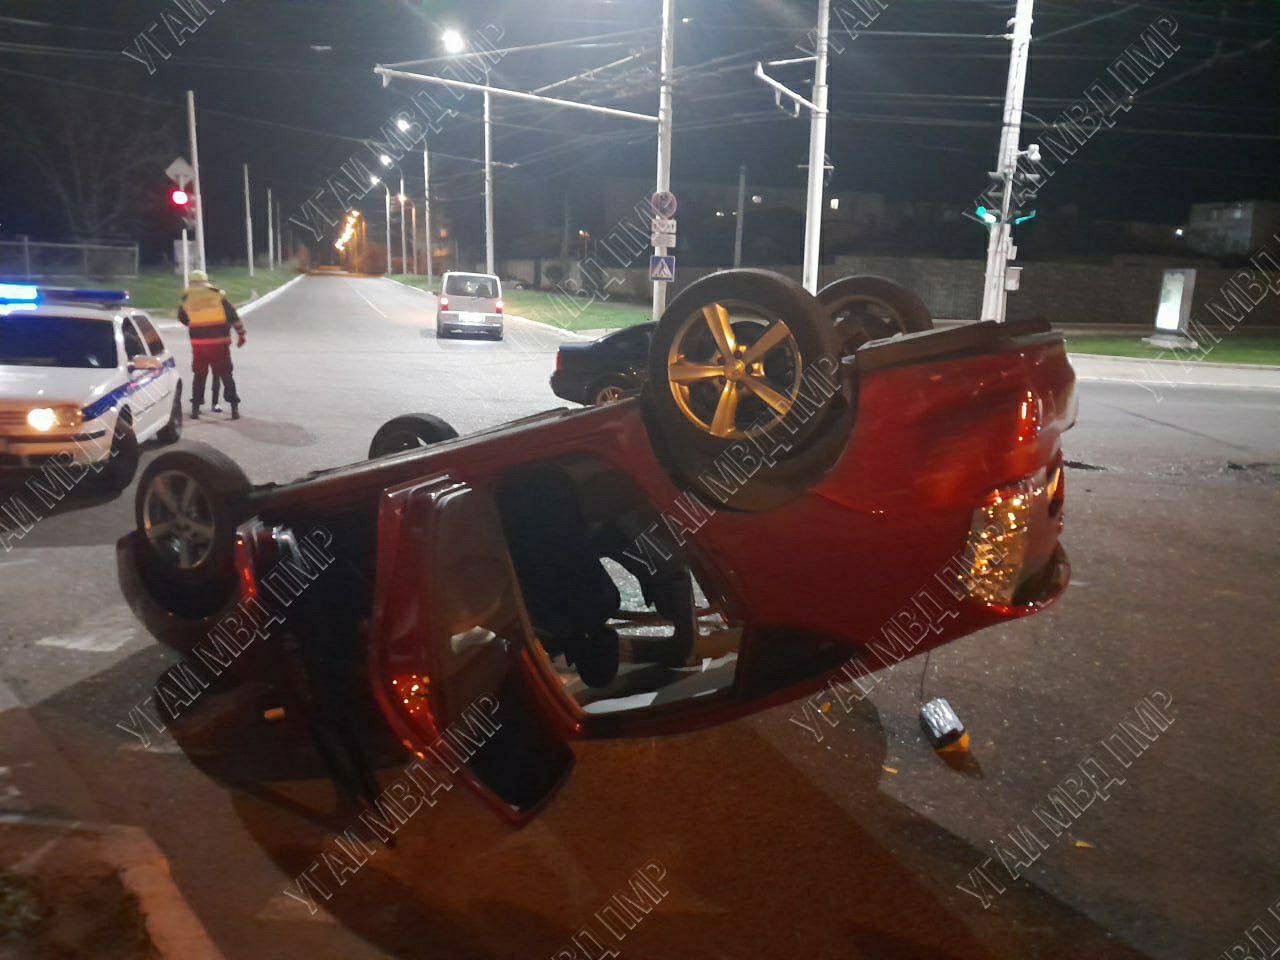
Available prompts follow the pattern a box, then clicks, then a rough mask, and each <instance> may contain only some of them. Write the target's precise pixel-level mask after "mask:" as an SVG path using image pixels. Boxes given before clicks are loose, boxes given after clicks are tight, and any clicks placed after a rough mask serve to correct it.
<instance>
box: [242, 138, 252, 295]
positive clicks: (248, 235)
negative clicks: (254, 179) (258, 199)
mask: <svg viewBox="0 0 1280 960" xmlns="http://www.w3.org/2000/svg"><path fill="white" fill-rule="evenodd" d="M251 201H252V196H251V194H250V193H249V165H248V164H247V163H246V164H245V165H244V241H245V247H246V248H247V250H248V254H249V276H250V277H252V276H253V203H252V202H251Z"/></svg>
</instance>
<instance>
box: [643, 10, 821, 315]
mask: <svg viewBox="0 0 1280 960" xmlns="http://www.w3.org/2000/svg"><path fill="white" fill-rule="evenodd" d="M822 2H823V3H829V2H830V0H822ZM675 40H676V37H675V0H662V53H661V55H660V67H661V71H662V74H661V79H660V81H659V87H658V182H657V192H658V193H665V192H667V191H669V190H670V189H671V121H672V113H673V111H672V107H671V69H672V63H673V60H674V58H675V46H676V43H675ZM653 253H654V255H655V256H659V257H665V256H666V255H667V248H666V247H654V248H653ZM666 310H667V285H666V284H665V283H659V282H657V281H654V284H653V319H654V320H655V321H657V320H661V319H662V315H663V314H664V313H665V312H666Z"/></svg>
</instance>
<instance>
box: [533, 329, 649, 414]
mask: <svg viewBox="0 0 1280 960" xmlns="http://www.w3.org/2000/svg"><path fill="white" fill-rule="evenodd" d="M654 326H655V324H652V323H641V324H637V325H636V326H634V327H627V328H626V329H625V330H619V331H617V332H616V333H611V334H609V335H608V336H607V337H601V338H600V339H599V340H593V341H591V342H590V343H565V344H562V345H561V347H560V352H559V353H557V354H556V372H555V373H553V374H552V375H551V389H552V391H553V392H554V393H555V395H556V396H557V397H561V398H562V399H565V400H572V401H573V402H574V403H583V404H586V405H587V406H595V405H598V404H602V403H612V402H613V401H615V400H621V399H622V398H623V397H629V396H633V395H635V394H637V393H639V392H640V388H641V387H642V386H644V382H645V379H646V378H647V376H648V374H647V372H646V367H647V364H648V358H649V341H650V340H651V339H652V337H653V328H654Z"/></svg>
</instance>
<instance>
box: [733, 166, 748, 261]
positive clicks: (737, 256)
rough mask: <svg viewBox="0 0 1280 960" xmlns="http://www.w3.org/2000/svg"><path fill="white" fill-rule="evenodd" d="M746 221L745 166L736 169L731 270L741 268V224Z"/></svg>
mask: <svg viewBox="0 0 1280 960" xmlns="http://www.w3.org/2000/svg"><path fill="white" fill-rule="evenodd" d="M746 219H747V165H746V164H745V163H744V164H743V165H742V166H740V167H738V226H737V229H736V230H735V231H734V236H733V268H734V269H735V270H737V269H738V268H739V267H741V266H742V224H743V222H744V221H745V220H746Z"/></svg>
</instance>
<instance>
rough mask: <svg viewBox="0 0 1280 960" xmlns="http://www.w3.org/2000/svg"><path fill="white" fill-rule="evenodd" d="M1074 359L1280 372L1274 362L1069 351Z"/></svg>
mask: <svg viewBox="0 0 1280 960" xmlns="http://www.w3.org/2000/svg"><path fill="white" fill-rule="evenodd" d="M1067 356H1069V357H1070V358H1071V359H1072V360H1073V361H1074V360H1080V359H1088V360H1097V361H1099V362H1100V363H1117V364H1119V363H1151V364H1157V365H1160V366H1165V365H1168V366H1172V367H1178V368H1179V369H1181V370H1185V369H1187V368H1188V367H1190V368H1191V369H1193V370H1196V369H1200V370H1204V371H1205V372H1211V371H1214V370H1265V371H1270V372H1271V373H1276V374H1280V366H1277V365H1276V364H1273V363H1225V362H1222V361H1218V360H1159V359H1157V358H1155V357H1116V356H1113V355H1111V354H1109V353H1072V352H1071V351H1070V350H1068V351H1067Z"/></svg>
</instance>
